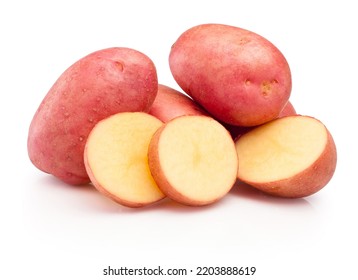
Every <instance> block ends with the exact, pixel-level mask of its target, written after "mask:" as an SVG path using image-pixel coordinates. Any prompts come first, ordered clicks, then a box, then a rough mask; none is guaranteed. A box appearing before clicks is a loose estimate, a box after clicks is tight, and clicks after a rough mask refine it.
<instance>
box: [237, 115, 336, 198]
mask: <svg viewBox="0 0 358 280" xmlns="http://www.w3.org/2000/svg"><path fill="white" fill-rule="evenodd" d="M236 150H237V154H238V157H239V160H240V168H239V171H238V178H239V179H240V180H241V181H243V182H246V183H247V184H249V185H252V186H254V187H256V188H258V189H260V190H262V191H264V192H266V193H269V194H271V195H276V196H281V197H291V198H297V197H305V196H309V195H311V194H313V193H315V192H317V191H319V190H320V189H322V188H323V187H324V186H325V185H326V184H327V183H328V182H329V181H330V179H331V178H332V176H333V173H334V171H335V167H336V162H337V151H336V146H335V143H334V140H333V138H332V136H331V134H330V133H329V131H328V130H327V128H326V127H325V126H324V125H323V123H322V122H320V121H319V120H317V119H315V118H313V117H308V116H299V115H297V116H288V117H283V118H281V119H276V120H274V121H271V122H269V123H266V124H264V125H261V126H259V127H257V128H255V129H253V130H251V131H250V132H247V133H246V134H244V135H242V136H241V137H239V138H238V140H237V141H236Z"/></svg>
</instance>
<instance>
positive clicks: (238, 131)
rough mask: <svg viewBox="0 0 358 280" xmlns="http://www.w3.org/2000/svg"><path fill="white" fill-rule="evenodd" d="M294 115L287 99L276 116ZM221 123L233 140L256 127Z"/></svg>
mask: <svg viewBox="0 0 358 280" xmlns="http://www.w3.org/2000/svg"><path fill="white" fill-rule="evenodd" d="M295 115H297V113H296V110H295V108H294V107H293V105H292V103H291V102H290V101H288V102H287V104H286V105H285V107H284V108H283V109H282V111H281V113H280V114H279V116H278V117H277V119H279V118H283V117H288V116H295ZM223 125H224V126H225V127H226V129H227V130H228V131H229V132H230V134H231V137H232V138H233V139H234V140H236V139H237V138H238V137H240V136H241V135H243V134H245V133H246V132H249V131H250V130H252V129H253V128H255V127H256V126H252V127H248V126H235V125H230V124H223Z"/></svg>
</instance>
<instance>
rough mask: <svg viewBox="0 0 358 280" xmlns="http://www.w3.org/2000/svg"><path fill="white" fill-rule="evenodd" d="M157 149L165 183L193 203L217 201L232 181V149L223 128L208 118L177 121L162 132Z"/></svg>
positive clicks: (235, 170)
mask: <svg viewBox="0 0 358 280" xmlns="http://www.w3.org/2000/svg"><path fill="white" fill-rule="evenodd" d="M158 149H159V159H160V165H161V168H162V171H163V174H165V176H166V179H167V180H168V182H169V184H170V185H171V186H172V188H174V189H175V190H176V191H177V192H178V193H180V194H181V195H183V196H185V197H187V198H188V200H192V201H194V204H195V201H199V202H205V201H214V200H216V199H218V198H221V197H222V196H223V195H224V194H226V193H227V192H228V191H229V190H230V188H231V187H232V185H233V183H234V181H235V177H236V173H237V165H238V163H237V161H238V160H237V155H236V152H235V146H234V144H233V142H232V139H231V136H230V135H229V134H228V132H227V131H226V130H225V129H224V127H223V126H221V125H220V124H219V123H218V122H216V121H214V120H212V119H211V118H208V117H194V116H191V117H181V118H177V119H176V120H175V121H174V122H171V123H170V125H167V126H166V128H165V129H164V130H163V132H162V134H161V136H160V140H159V143H158Z"/></svg>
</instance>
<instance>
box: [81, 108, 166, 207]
mask: <svg viewBox="0 0 358 280" xmlns="http://www.w3.org/2000/svg"><path fill="white" fill-rule="evenodd" d="M161 125H162V122H161V121H159V120H158V119H156V118H154V117H152V116H150V115H147V114H145V113H121V114H117V115H114V116H112V117H110V118H109V119H107V120H106V121H102V122H101V123H99V124H98V125H97V126H96V127H95V129H94V130H93V131H92V133H91V134H90V137H89V140H88V143H87V160H88V163H89V166H90V168H91V171H92V173H93V175H92V176H93V177H94V178H95V181H97V185H99V186H100V187H101V188H103V189H104V190H106V192H108V193H109V194H111V195H113V196H114V197H115V198H118V199H119V200H124V201H127V202H133V203H150V202H153V201H157V200H158V199H160V198H162V197H163V196H164V195H163V193H162V192H161V191H160V190H159V188H158V187H157V185H156V183H155V182H154V180H153V178H152V176H151V173H150V170H149V167H148V157H147V152H148V146H149V142H150V140H151V137H152V135H153V134H154V132H155V131H156V130H157V129H158V128H159V127H160V126H161Z"/></svg>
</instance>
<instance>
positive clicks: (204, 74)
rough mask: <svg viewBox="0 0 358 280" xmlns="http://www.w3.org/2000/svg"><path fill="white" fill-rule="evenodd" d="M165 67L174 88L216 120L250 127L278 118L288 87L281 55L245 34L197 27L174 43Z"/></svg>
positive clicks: (220, 27) (286, 68) (221, 27)
mask: <svg viewBox="0 0 358 280" xmlns="http://www.w3.org/2000/svg"><path fill="white" fill-rule="evenodd" d="M169 65H170V69H171V72H172V74H173V77H174V79H175V80H176V82H177V83H178V85H179V86H180V87H181V88H182V89H183V91H184V92H186V93H187V94H188V95H189V96H191V97H192V98H193V99H194V100H195V101H196V102H198V103H199V104H200V105H201V106H203V107H204V108H205V109H206V110H207V111H208V112H209V113H210V114H212V115H213V116H214V117H215V118H216V119H218V120H220V121H222V122H225V123H228V124H231V125H235V126H256V125H259V124H262V123H265V122H268V121H270V120H273V119H275V118H277V117H278V115H279V113H280V112H281V110H282V108H283V107H284V106H285V104H286V103H287V101H288V99H289V97H290V94H291V88H292V81H291V71H290V68H289V65H288V63H287V61H286V59H285V57H284V56H283V54H282V53H281V52H280V51H279V50H278V49H277V48H276V47H275V46H274V45H273V44H272V43H271V42H269V41H268V40H266V39H265V38H263V37H262V36H260V35H258V34H256V33H253V32H251V31H248V30H245V29H241V28H238V27H234V26H228V25H222V24H203V25H198V26H195V27H192V28H190V29H188V30H187V31H185V32H184V33H183V34H182V35H181V36H180V37H179V38H178V39H177V41H176V42H175V43H174V45H173V46H172V48H171V52H170V55H169Z"/></svg>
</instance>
